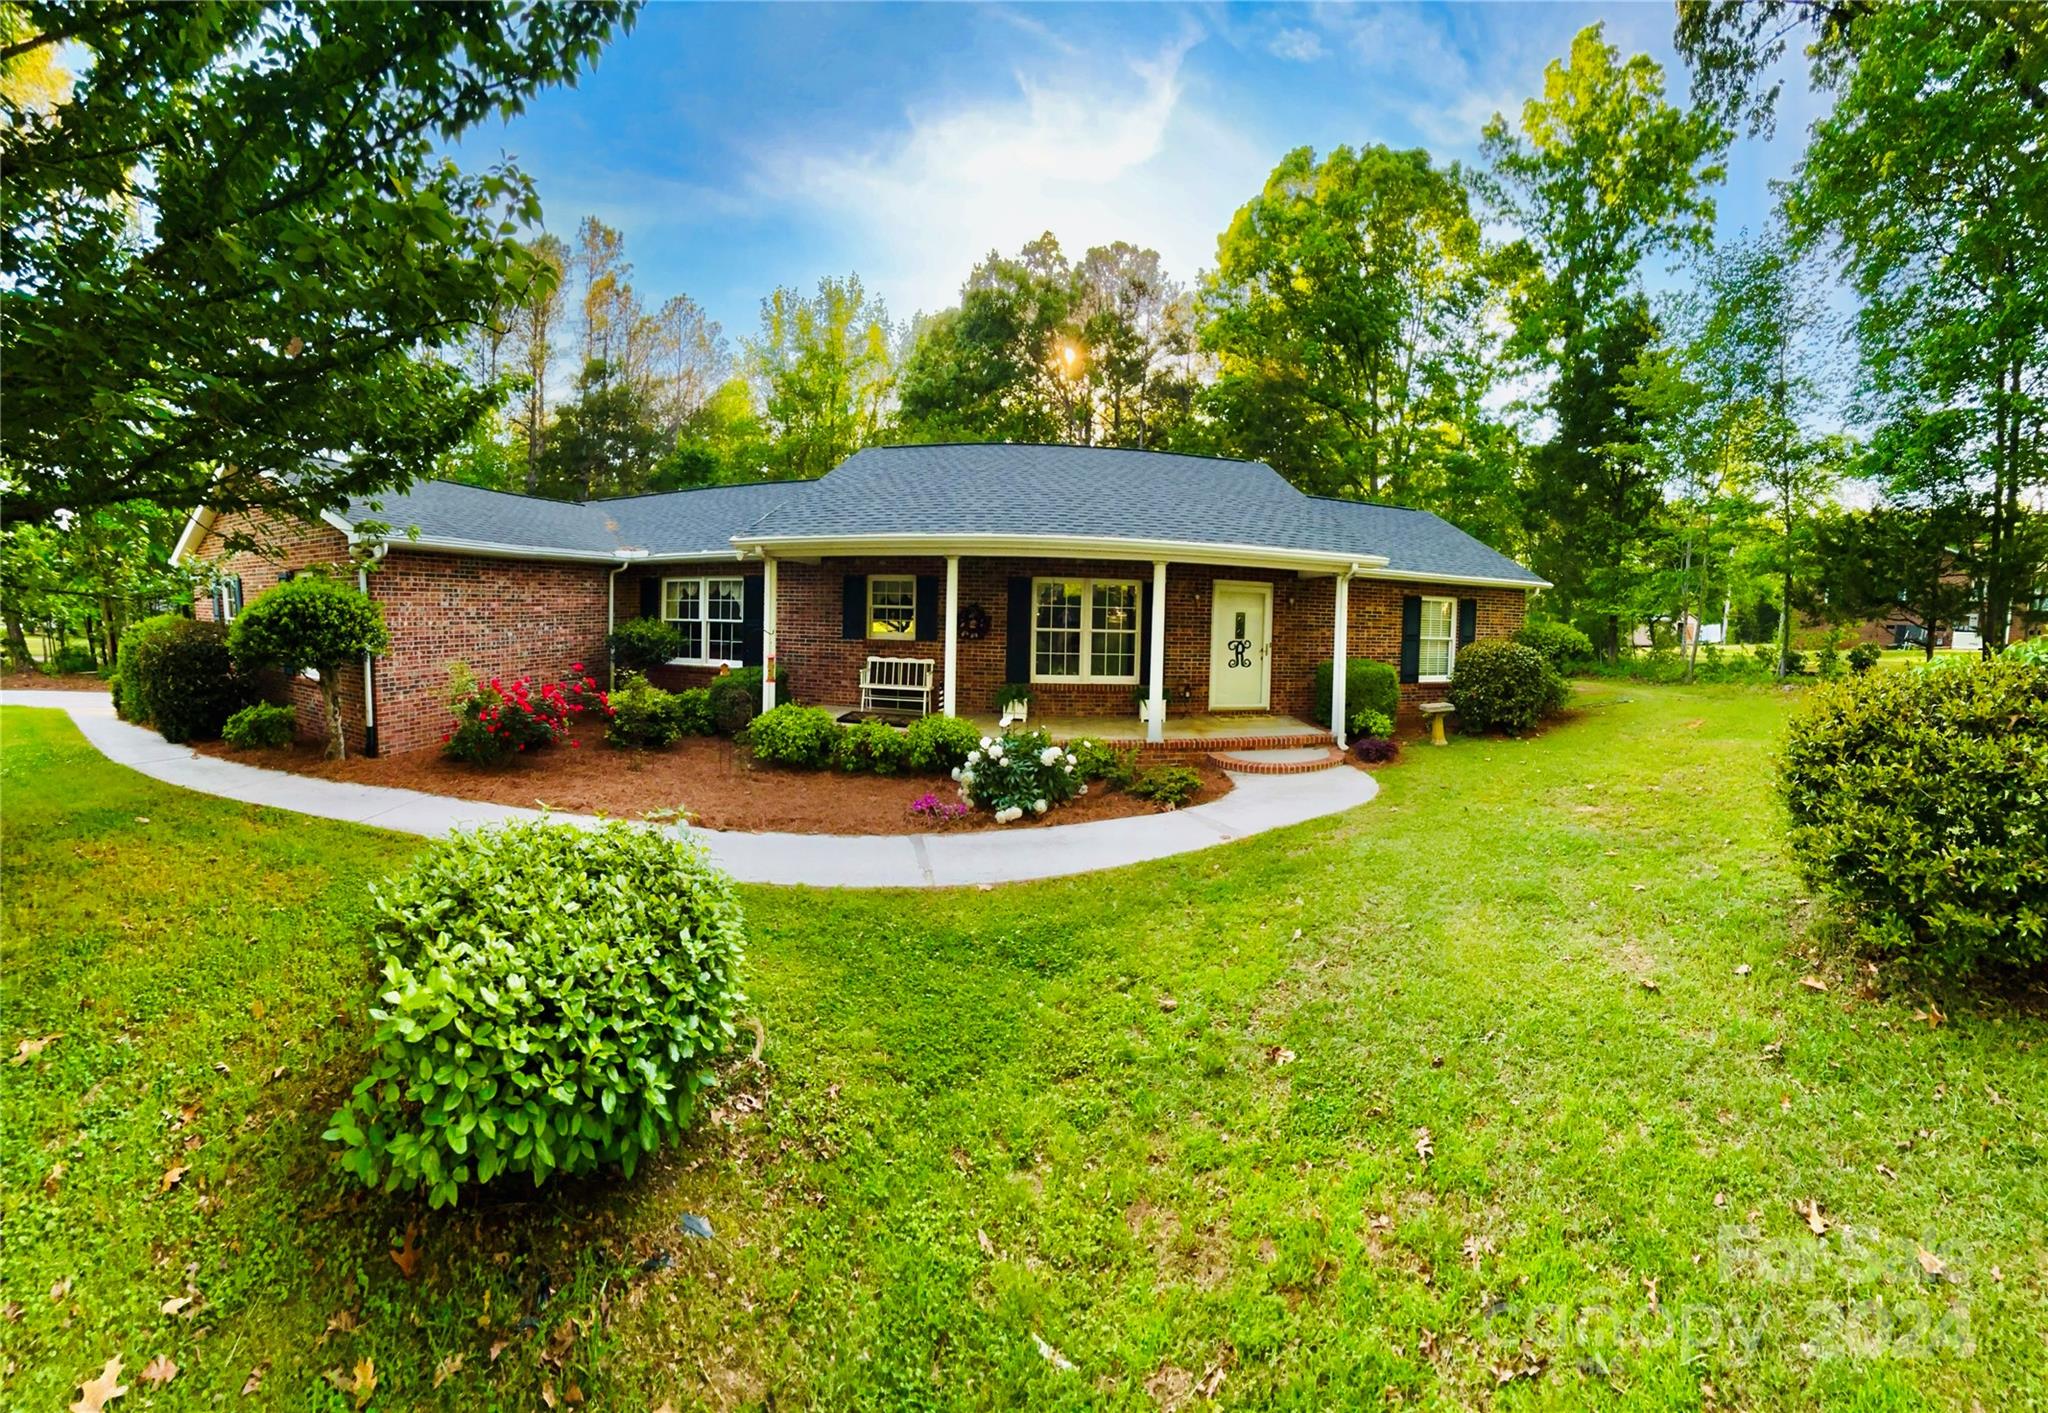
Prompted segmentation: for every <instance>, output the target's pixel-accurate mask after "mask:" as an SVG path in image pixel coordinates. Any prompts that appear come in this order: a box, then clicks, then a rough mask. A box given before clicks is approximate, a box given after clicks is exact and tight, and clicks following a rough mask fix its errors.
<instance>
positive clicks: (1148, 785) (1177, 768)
mask: <svg viewBox="0 0 2048 1413" xmlns="http://www.w3.org/2000/svg"><path fill="white" fill-rule="evenodd" d="M1201 788H1202V777H1201V774H1200V773H1199V772H1198V771H1196V770H1195V768H1194V767H1193V766H1187V765H1174V764H1171V763H1169V764H1166V765H1155V766H1153V767H1151V768H1150V769H1149V770H1147V771H1146V772H1145V773H1144V774H1142V775H1140V776H1139V777H1138V778H1137V780H1136V781H1135V782H1134V783H1133V784H1132V785H1131V793H1132V794H1133V795H1136V796H1137V797H1138V798H1139V799H1141V800H1150V801H1151V802H1152V803H1153V804H1155V805H1157V806H1159V807H1160V808H1161V809H1167V810H1177V809H1179V808H1180V807H1181V806H1182V805H1184V804H1186V803H1187V802H1188V801H1189V800H1192V799H1193V798H1194V797H1195V795H1196V793H1197V792H1198V791H1199V790H1200V789H1201Z"/></svg>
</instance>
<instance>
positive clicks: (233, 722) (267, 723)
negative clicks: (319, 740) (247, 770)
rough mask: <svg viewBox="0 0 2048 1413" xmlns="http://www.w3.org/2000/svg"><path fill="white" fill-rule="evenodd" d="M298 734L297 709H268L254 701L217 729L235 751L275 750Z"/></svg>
mask: <svg viewBox="0 0 2048 1413" xmlns="http://www.w3.org/2000/svg"><path fill="white" fill-rule="evenodd" d="M298 733H299V711H298V708H297V707H290V706H272V705H270V704H269V703H268V702H258V703H256V704H255V705H254V706H245V707H243V708H242V709H241V710H240V711H238V712H236V713H235V714H234V715H233V716H231V717H229V718H228V720H227V725H225V726H223V727H221V729H220V736H221V739H222V740H223V741H226V742H227V743H228V744H229V745H230V746H233V747H235V748H236V749H238V750H244V751H252V750H275V749H277V748H278V747H279V746H289V745H290V744H291V743H292V738H293V737H294V736H296V735H298Z"/></svg>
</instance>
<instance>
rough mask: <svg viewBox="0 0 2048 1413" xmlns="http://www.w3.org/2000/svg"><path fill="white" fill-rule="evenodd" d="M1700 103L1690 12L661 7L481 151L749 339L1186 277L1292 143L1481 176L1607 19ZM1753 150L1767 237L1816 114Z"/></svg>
mask: <svg viewBox="0 0 2048 1413" xmlns="http://www.w3.org/2000/svg"><path fill="white" fill-rule="evenodd" d="M1595 21H1602V22H1604V23H1605V25H1606V29H1607V35H1608V38H1609V40H1610V41H1611V42H1614V43H1616V44H1618V45H1620V46H1621V47H1622V48H1624V49H1625V50H1637V49H1640V50H1645V51H1647V52H1649V53H1650V54H1651V55H1653V56H1655V57H1656V58H1657V59H1659V60H1660V61H1661V62H1662V63H1663V64H1664V65H1665V67H1666V71H1667V78H1668V82H1669V86H1670V87H1671V89H1672V90H1673V91H1674V92H1675V93H1677V94H1680V95H1682V94H1683V92H1684V88H1685V77H1684V71H1683V67H1682V66H1681V65H1680V64H1679V63H1678V61H1677V58H1676V55H1675V54H1674V52H1673V50H1672V46H1671V28H1672V10H1671V6H1670V5H1669V4H1667V3H1660V4H1643V5H1616V4H1610V5H1576V4H1557V5H1538V4H1491V5H1476V4H1474V5H1452V6H1446V5H1390V6H1356V7H1352V6H1323V5H1318V6H1309V7H1291V6H1241V5H1211V6H1175V5H1163V4H1162V5H1084V4H1069V5H1036V6H1030V5H964V4H963V5H856V4H844V5H807V4H786V5H744V4H718V5H709V4H700V5H685V4H663V3H657V4H653V5H650V6H649V7H648V8H647V9H646V10H644V11H643V12H642V13H641V15H640V18H639V21H638V23H637V25H636V26H635V28H634V30H633V32H632V33H630V34H628V35H625V36H623V37H621V38H619V39H616V40H614V42H613V43H612V44H611V46H610V47H609V48H608V49H607V50H606V51H605V53H604V55H603V56H602V58H601V59H600V61H599V63H598V66H597V69H596V72H595V73H593V74H591V75H589V76H587V77H586V78H585V79H584V80H583V82H582V83H581V84H580V85H579V86H578V87H576V88H574V89H563V90H559V91H556V92H551V93H549V94H546V95H544V96H543V97H541V98H540V99H539V100H537V101H536V102H534V103H533V104H532V105H531V106H530V107H529V109H528V111H527V112H526V113H524V114H522V115H520V116H519V117H517V118H515V119H513V120H511V121H510V122H508V123H504V124H491V125H487V126H486V127H483V128H480V129H479V130H477V131H476V132H475V133H473V134H471V136H470V137H469V139H468V140H467V141H466V142H465V143H464V144H463V148H462V154H463V157H464V160H465V161H466V162H468V163H470V164H472V165H474V164H476V163H479V162H482V161H486V160H490V159H492V158H495V157H496V156H497V155H498V154H499V153H501V152H502V153H506V154H510V155H512V156H514V157H516V158H517V159H518V161H519V163H520V165H521V166H522V167H523V168H525V169H526V170H527V171H528V172H530V173H531V174H532V175H533V176H534V177H535V178H536V180H537V181H538V183H539V187H540V193H541V197H542V201H543V203H544V204H545V207H546V211H547V224H548V226H549V228H550V229H552V230H555V231H557V232H558V233H560V234H561V235H563V236H564V237H565V238H568V237H570V236H571V235H572V234H573V232H574V229H575V225H576V222H577V220H578V219H579V218H580V217H581V216H582V215H584V214H585V213H594V214H596V215H598V216H600V217H602V218H603V219H605V220H606V221H608V222H610V223H612V224H613V225H616V226H618V227H619V228H620V229H621V230H623V231H624V233H625V236H626V249H627V254H628V256H629V257H630V259H631V260H632V262H633V264H634V267H635V272H636V273H635V283H636V284H637V285H638V286H639V288H640V290H641V293H642V296H643V297H644V298H645V299H646V300H647V302H648V303H649V304H650V305H653V304H656V303H659V302H660V300H662V299H663V298H666V297H667V296H669V295H671V294H676V293H687V294H689V295H691V296H693V297H694V298H696V299H697V300H698V301H699V302H700V303H702V304H703V305H705V307H706V308H707V309H708V310H709V311H710V312H711V314H712V315H713V316H714V317H716V318H718V319H719V320H721V321H722V322H723V323H724V325H725V327H726V330H727V332H728V334H730V335H733V336H734V337H735V340H737V338H738V337H739V336H741V335H744V334H745V333H748V332H751V331H752V329H753V328H754V326H755V324H756V321H757V311H758V306H759V301H760V299H761V296H762V295H764V294H765V293H767V292H768V290H770V289H771V288H773V287H774V286H776V285H782V284H793V285H798V286H803V287H808V286H810V285H812V284H813V283H814V282H815V281H816V280H817V279H818V277H819V276H821V275H824V274H845V273H847V272H848V271H858V272H859V273H860V275H861V276H862V278H863V279H864V280H865V281H866V282H867V284H868V286H869V287H870V288H871V289H873V290H875V291H878V292H879V293H880V294H881V295H882V296H883V297H884V298H885V299H886V300H887V302H888V305H889V308H890V310H891V312H892V314H894V315H895V316H896V317H898V318H907V317H908V316H909V315H911V314H912V313H913V312H915V311H917V310H919V309H927V310H929V309H936V308H940V307H943V306H945V305H947V304H950V303H952V302H953V301H954V299H955V298H956V296H957V291H958V287H959V284H960V281H961V279H962V278H963V277H964V276H965V275H966V273H967V271H968V269H969V267H970V266H971V265H973V263H974V262H975V261H976V260H978V259H979V258H981V257H982V256H983V255H985V254H986V253H987V252H988V251H989V250H990V249H1000V250H1003V251H1006V252H1007V251H1013V250H1015V249H1016V248H1017V247H1018V246H1019V245H1021V244H1023V243H1024V242H1025V241H1026V240H1029V239H1031V238H1032V237H1034V236H1036V235H1037V234H1038V233H1039V232H1040V231H1043V230H1051V231H1052V232H1053V233H1054V234H1055V235H1057V236H1058V237H1059V239H1060V241H1061V243H1062V245H1063V246H1065V247H1066V248H1067V250H1068V251H1069V252H1070V253H1073V254H1078V253H1079V252H1080V251H1081V250H1083V249H1085V248H1086V247H1087V246H1089V245H1093V244H1099V243H1102V242H1106V241H1109V240H1114V239H1123V240H1128V241H1132V242H1134V243H1136V244H1140V245H1149V246H1152V247H1154V248H1156V249H1157V250H1159V252H1160V253H1161V255H1162V256H1163V257H1164V259H1165V262H1166V265H1167V268H1168V269H1169V271H1170V272H1171V273H1172V274H1174V275H1175V276H1176V277H1177V278H1180V279H1182V280H1186V281H1192V279H1193V278H1194V276H1195V275H1196V274H1197V272H1198V271H1199V270H1201V269H1202V268H1204V267H1206V266H1208V265H1210V264H1211V263H1213V260H1214V254H1215V241H1216V236H1217V233H1218V232H1219V231H1221V230H1222V229H1223V227H1224V225H1225V224H1226V223H1227V222H1228V220H1229V218H1230V216H1231V213H1232V212H1233V211H1235V210H1236V209H1237V207H1238V206H1239V205H1241V204H1242V203H1243V202H1244V201H1245V200H1247V199H1248V198H1250V197H1251V196H1252V195H1253V194H1255V193H1256V192H1257V191H1258V189H1259V188H1260V186H1261V184H1262V183H1263V181H1264V179H1265V176H1266V174H1267V172H1268V171H1270V170H1271V168H1272V166H1273V165H1274V163H1275V162H1276V161H1277V160H1278V159H1279V157H1280V156H1281V155H1282V154H1283V153H1284V152H1286V151H1287V150H1288V149H1289V148H1291V147H1295V146H1300V145H1302V144H1307V145H1310V146H1312V147H1314V148H1316V149H1317V150H1318V151H1323V150H1327V149H1328V148H1330V147H1333V146H1336V145H1338V144H1341V143H1349V144H1352V145H1354V146H1356V145H1361V144H1366V143H1373V142H1385V143H1388V144H1391V145H1394V146H1400V147H1408V146H1421V147H1426V148H1428V149H1429V150H1430V151H1431V152H1432V153H1433V154H1435V155H1436V157H1437V158H1438V159H1439V160H1449V159H1458V160H1462V161H1466V162H1471V161H1472V160H1473V159H1474V158H1475V157H1476V155H1477V148H1478V139H1479V129H1480V126H1481V124H1482V123H1484V121H1485V120H1486V119H1487V117H1488V116H1489V115H1491V114H1492V113H1493V112H1495V111H1496V110H1500V111H1506V112H1508V113H1509V114H1510V115H1511V116H1512V115H1513V114H1514V113H1516V112H1518V111H1519V108H1520V105H1521V102H1522V100H1523V99H1524V98H1526V97H1528V96H1529V95H1530V94H1532V93H1535V92H1536V91H1537V90H1538V89H1539V88H1540V86H1541V82H1542V73H1543V67H1544V65H1545V64H1546V63H1548V62H1549V61H1550V60H1551V59H1553V58H1556V57H1559V56H1561V55H1562V54H1563V53H1564V52H1565V50H1566V49H1567V47H1568V46H1569V43H1570V40H1571V36H1572V35H1573V33H1574V32H1576V31H1577V30H1578V29H1579V28H1580V27H1581V26H1583V25H1586V24H1589V23H1593V22H1595ZM1790 87H1791V89H1792V90H1793V91H1792V92H1791V93H1790V95H1789V98H1788V104H1787V107H1786V109H1785V110H1784V112H1783V113H1782V114H1781V121H1780V124H1779V133H1778V137H1777V138H1776V140H1775V141H1773V142H1770V143H1763V142H1758V141H1754V140H1750V139H1744V140H1742V141H1741V142H1739V143H1738V145H1737V147H1736V149H1735V150H1734V152H1733V153H1732V155H1731V163H1730V174H1729V181H1728V183H1727V185H1726V187H1725V188H1724V189H1723V190H1722V192H1721V193H1720V196H1719V202H1720V215H1721V222H1722V224H1723V226H1724V227H1725V228H1728V229H1734V228H1738V227H1741V226H1754V225H1756V224H1758V223H1759V222H1760V221H1761V220H1762V219H1763V217H1764V216H1765V214H1766V213H1767V211H1768V209H1769V205H1770V199H1771V198H1770V193H1769V189H1768V183H1769V181H1770V180H1771V179H1774V178H1780V177H1783V176H1785V175H1787V174H1788V173H1789V172H1790V170H1791V168H1792V165H1793V163H1794V162H1795V161H1796V160H1797V156H1798V146H1799V141H1800V137H1801V135H1802V134H1803V132H1804V130H1805V126H1806V123H1807V121H1808V120H1809V119H1810V117H1811V116H1812V104H1811V102H1810V101H1809V100H1808V99H1807V97H1806V95H1805V94H1804V92H1803V89H1802V86H1801V85H1799V84H1797V83H1796V82H1795V83H1794V84H1793V85H1791V86H1790Z"/></svg>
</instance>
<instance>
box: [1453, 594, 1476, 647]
mask: <svg viewBox="0 0 2048 1413" xmlns="http://www.w3.org/2000/svg"><path fill="white" fill-rule="evenodd" d="M1478 636H1479V600H1478V599H1459V600H1458V646H1459V647H1461V648H1462V647H1464V646H1465V644H1467V643H1469V642H1471V641H1472V640H1473V639H1474V638H1476V637H1478Z"/></svg>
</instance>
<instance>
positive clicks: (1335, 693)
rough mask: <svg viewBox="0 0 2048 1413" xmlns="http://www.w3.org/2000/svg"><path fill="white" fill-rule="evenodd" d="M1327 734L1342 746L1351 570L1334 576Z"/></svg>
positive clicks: (1348, 639)
mask: <svg viewBox="0 0 2048 1413" xmlns="http://www.w3.org/2000/svg"><path fill="white" fill-rule="evenodd" d="M1330 619H1331V632H1330V734H1331V735H1332V736H1333V737H1335V738H1336V741H1337V749H1338V750H1340V751H1341V750H1343V749H1344V717H1345V714H1346V713H1345V702H1344V688H1345V686H1346V685H1347V684H1346V683H1345V681H1344V678H1345V677H1346V675H1347V674H1346V673H1345V671H1344V666H1345V658H1346V657H1347V656H1348V655H1349V648H1350V645H1351V572H1350V571H1349V570H1346V571H1345V572H1344V573H1342V574H1339V575H1338V576H1337V593H1336V609H1335V611H1334V612H1333V613H1332V614H1331V615H1330Z"/></svg>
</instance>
